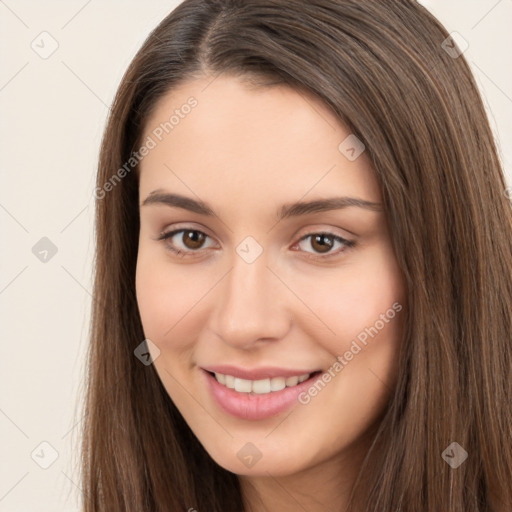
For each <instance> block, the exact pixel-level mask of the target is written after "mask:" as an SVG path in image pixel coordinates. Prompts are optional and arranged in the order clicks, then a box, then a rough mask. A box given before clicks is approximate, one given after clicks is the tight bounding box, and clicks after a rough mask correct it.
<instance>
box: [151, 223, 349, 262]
mask: <svg viewBox="0 0 512 512" xmlns="http://www.w3.org/2000/svg"><path fill="white" fill-rule="evenodd" d="M187 231H191V232H194V233H201V234H202V235H205V236H207V237H208V238H210V237H209V236H208V235H207V234H206V233H203V232H202V231H199V230H198V229H189V228H181V229H175V230H173V231H169V232H167V233H166V232H162V233H161V234H160V236H159V237H158V238H157V240H158V241H162V242H165V241H167V240H168V239H170V238H172V237H173V236H174V235H176V234H178V233H185V232H187ZM315 235H324V236H328V237H329V238H333V239H334V241H335V242H340V243H342V244H343V245H344V248H342V249H340V250H338V251H337V252H332V253H331V252H329V253H327V254H324V255H322V254H320V253H316V255H314V254H311V253H309V252H306V257H307V258H311V259H316V260H326V259H328V258H331V257H335V256H338V255H339V254H341V253H342V252H344V251H345V250H346V249H350V248H352V247H354V246H355V245H356V242H354V241H353V240H347V239H345V238H342V237H341V236H339V235H335V234H334V233H330V232H328V231H319V232H317V233H308V234H307V235H304V236H303V237H301V238H300V240H298V242H297V243H296V244H294V245H297V244H298V243H300V242H302V241H303V240H306V239H307V238H310V237H313V236H315ZM166 249H167V250H169V251H171V252H173V253H174V254H176V255H177V256H182V257H193V255H194V254H195V253H198V252H200V251H201V249H198V250H196V251H194V250H191V249H190V250H188V251H183V250H181V249H176V248H175V247H172V246H171V245H168V244H166Z"/></svg>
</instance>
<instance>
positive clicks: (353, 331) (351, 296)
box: [295, 247, 405, 354]
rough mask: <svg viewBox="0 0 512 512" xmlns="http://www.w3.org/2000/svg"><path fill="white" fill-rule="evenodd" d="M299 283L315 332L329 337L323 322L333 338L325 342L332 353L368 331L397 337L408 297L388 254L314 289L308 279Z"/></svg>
mask: <svg viewBox="0 0 512 512" xmlns="http://www.w3.org/2000/svg"><path fill="white" fill-rule="evenodd" d="M295 283H296V290H297V292H298V294H299V295H300V296H301V297H304V298H305V299H306V300H305V302H307V304H308V306H309V307H310V308H311V310H313V311H314V312H315V314H316V317H317V318H318V319H319V322H318V323H317V326H318V327H319V328H320V329H321V332H325V333H326V332H327V331H326V329H325V328H322V325H321V324H320V321H321V323H322V324H323V325H324V327H325V326H326V327H327V328H328V329H329V331H330V332H331V334H332V337H330V336H325V337H323V339H324V341H326V342H327V343H328V344H329V348H330V349H331V350H330V352H331V353H335V352H336V353H337V354H339V353H340V352H342V351H344V350H346V349H348V347H349V345H350V343H351V341H352V340H353V339H357V337H358V336H359V337H360V338H361V339H364V337H365V333H367V332H368V331H367V330H368V329H372V327H375V326H376V328H377V330H378V331H379V336H378V337H379V338H388V337H395V331H396V330H397V328H398V324H399V322H398V321H397V319H398V318H397V317H399V316H401V315H399V313H398V311H399V310H402V309H403V308H404V303H403V301H404V298H405V294H404V286H403V279H402V276H401V273H400V271H399V269H398V266H397V264H396V260H395V258H394V256H393V254H392V252H391V250H390V249H389V248H387V247H382V248H378V249H377V248H376V249H375V250H374V251H368V252H367V253H366V254H365V256H364V258H360V259H358V260H357V261H356V260H355V259H354V260H351V261H350V263H348V264H347V265H346V266H340V268H337V269H335V270H334V271H333V272H332V275H331V276H328V275H325V276H324V278H322V279H321V280H317V281H316V282H315V285H314V286H312V280H311V277H310V276H306V277H300V276H299V277H296V278H295ZM303 328H304V329H306V327H305V326H303ZM372 330H373V329H372ZM373 332H374V331H373Z"/></svg>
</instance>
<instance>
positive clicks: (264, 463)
mask: <svg viewBox="0 0 512 512" xmlns="http://www.w3.org/2000/svg"><path fill="white" fill-rule="evenodd" d="M95 195H96V198H97V215H96V222H97V224H96V226H97V256H96V276H95V279H96V280H95V292H94V297H95V301H94V309H93V318H92V336H91V345H90V360H89V361H90V364H89V372H90V373H89V380H88V395H87V402H86V413H87V416H86V424H85V431H84V444H83V486H84V510H85V511H87V512H89V511H103V510H105V511H106V510H108V511H121V510H123V511H131V510H133V511H135V510H137V511H141V510H144V511H167V510H173V511H174V510H189V511H192V510H196V511H198V512H202V511H208V512H215V511H224V512H226V511H233V512H234V511H236V512H238V511H242V510H243V511H251V512H260V511H264V510H265V511H280V512H285V511H288V510H308V511H316V510H326V509H328V510H339V511H353V512H356V511H369V510H372V511H386V512H387V511H399V510H400V511H415V512H418V511H425V512H427V511H428V512H434V511H435V512H438V511H440V510H443V511H445V512H455V511H462V510H464V511H468V512H476V511H489V512H490V511H493V512H494V511H500V512H504V511H506V510H510V509H511V507H512V485H511V482H512V444H511V442H510V432H511V431H512V414H511V405H510V397H511V396H512V393H511V391H512V390H511V387H512V384H511V379H510V370H511V361H512V348H511V341H510V332H511V329H512V273H511V269H512V212H511V207H510V203H509V201H508V198H507V197H506V184H505V180H504V176H503V172H502V169H501V167H500V163H499V160H498V157H497V154H496V148H495V144H494V141H493V137H492V133H491V130H490V128H489V124H488V121H487V118H486V115H485V111H484V108H483V106H482V102H481V99H480V97H479V94H478V91H477V87H476V85H475V82H474V80H473V77H472V75H471V73H470V70H469V68H468V66H467V63H466V62H465V60H464V57H463V55H461V52H460V51H459V49H458V47H457V45H456V44H455V42H454V41H453V40H452V39H451V38H450V37H449V35H448V33H447V32H446V30H445V29H444V28H443V27H442V26H441V25H440V24H439V22H438V21H437V20H435V19H434V18H433V17H432V16H431V15H430V14H429V13H428V11H427V10H425V9H424V8H423V7H421V6H420V5H418V4H417V3H416V2H410V1H393V2H376V1H365V2H360V1H359V0H340V1H334V0H315V1H313V2H305V1H293V2H278V1H275V0H274V1H272V0H268V1H266V0H260V1H252V0H250V1H237V0H218V1H214V0H209V1H199V0H186V1H185V2H183V3H182V4H181V5H180V6H179V7H178V8H177V9H176V10H174V11H173V12H172V13H171V14H170V15H169V16H168V17H167V18H166V19H164V20H163V21H162V22H161V24H160V25H159V26H158V27H157V28H156V29H155V30H154V31H153V33H152V34H150V36H149V37H148V39H147V41H146V42H145V43H144V45H143V47H142V48H141V50H140V51H139V52H138V54H137V55H136V57H135V58H134V60H133V62H132V64H131V65H130V67H129V69H128V71H127V73H126V75H125V76H124V78H123V81H122V83H121V85H120V87H119V91H118V93H117V96H116V99H115V101H114V105H113V107H112V112H111V116H110V120H109V123H108V126H107V128H106V132H105V137H104V140H103V144H102V150H101V158H100V165H99V172H98V178H97V188H96V191H95Z"/></svg>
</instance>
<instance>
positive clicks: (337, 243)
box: [298, 232, 356, 259]
mask: <svg viewBox="0 0 512 512" xmlns="http://www.w3.org/2000/svg"><path fill="white" fill-rule="evenodd" d="M355 244H356V243H355V242H354V241H353V240H346V239H345V238H342V237H341V236H338V235H335V234H334V233H328V232H327V233H310V234H309V235H306V236H303V237H302V238H301V239H300V241H299V243H298V245H299V247H300V248H301V250H302V251H303V252H305V253H306V256H307V257H308V258H317V259H325V258H329V257H331V256H337V255H339V254H340V253H342V252H343V251H345V250H346V249H349V248H351V247H354V246H355ZM308 249H309V250H308ZM311 249H313V250H312V251H311ZM333 249H335V250H333ZM336 249H337V250H336Z"/></svg>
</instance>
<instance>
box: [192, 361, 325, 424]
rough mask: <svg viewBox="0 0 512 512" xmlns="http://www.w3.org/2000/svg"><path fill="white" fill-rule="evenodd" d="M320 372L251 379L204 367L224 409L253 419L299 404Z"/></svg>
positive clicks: (215, 397) (211, 390)
mask: <svg viewBox="0 0 512 512" xmlns="http://www.w3.org/2000/svg"><path fill="white" fill-rule="evenodd" d="M238 373H241V372H238ZM271 373H275V372H271ZM283 373H291V372H286V371H285V372H283ZM321 373H322V371H321V370H318V371H313V372H310V373H300V374H297V375H288V376H285V375H275V376H272V377H266V378H259V379H257V380H250V379H244V378H241V377H236V376H234V375H231V374H230V373H219V372H214V371H209V370H206V369H204V368H203V369H202V371H201V374H202V375H203V376H204V378H205V380H206V382H205V386H206V388H207V389H208V391H209V393H210V396H211V397H212V398H213V400H214V402H215V403H216V404H217V406H219V407H220V409H221V410H222V411H223V412H224V413H228V414H229V415H231V416H234V417H236V418H239V419H243V420H252V421H257V420H264V419H266V418H270V417H273V416H277V415H279V414H281V413H284V412H285V411H287V410H288V409H290V408H291V407H293V406H294V405H295V406H297V405H299V404H300V402H299V397H300V396H301V394H302V393H304V392H306V391H307V389H308V388H309V387H310V386H311V385H312V384H313V382H314V381H315V380H317V377H318V375H320V374H321Z"/></svg>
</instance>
